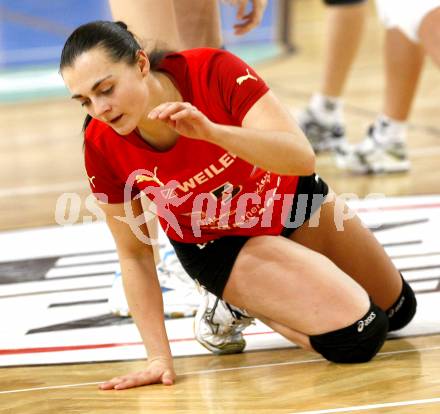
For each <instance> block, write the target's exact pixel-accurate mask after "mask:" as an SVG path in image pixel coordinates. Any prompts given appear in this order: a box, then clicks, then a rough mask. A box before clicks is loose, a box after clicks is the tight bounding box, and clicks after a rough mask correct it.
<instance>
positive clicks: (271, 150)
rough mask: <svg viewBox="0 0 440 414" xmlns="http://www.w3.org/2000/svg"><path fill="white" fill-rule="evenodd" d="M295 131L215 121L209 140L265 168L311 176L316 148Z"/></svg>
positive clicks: (287, 173) (286, 173)
mask: <svg viewBox="0 0 440 414" xmlns="http://www.w3.org/2000/svg"><path fill="white" fill-rule="evenodd" d="M298 134H302V132H301V131H300V130H299V129H298V130H297V131H294V132H285V131H268V130H261V129H250V128H242V127H234V126H228V125H219V124H215V126H214V127H213V128H212V134H210V136H209V137H208V138H207V141H209V142H212V143H214V144H217V145H219V146H221V147H222V148H225V149H226V150H228V151H230V152H232V153H234V154H235V155H237V156H238V157H240V158H242V159H244V160H246V161H247V162H249V163H251V164H253V165H257V166H258V167H261V168H263V169H265V170H268V171H272V172H274V173H277V174H285V175H311V174H313V172H314V170H315V156H314V153H313V150H312V149H311V147H310V145H309V144H308V142H307V140H304V139H303V137H302V136H300V135H298Z"/></svg>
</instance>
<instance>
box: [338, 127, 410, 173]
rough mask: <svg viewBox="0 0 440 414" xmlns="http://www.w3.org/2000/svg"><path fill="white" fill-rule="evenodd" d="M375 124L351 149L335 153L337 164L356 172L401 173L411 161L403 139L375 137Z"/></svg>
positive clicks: (407, 168) (408, 166)
mask: <svg viewBox="0 0 440 414" xmlns="http://www.w3.org/2000/svg"><path fill="white" fill-rule="evenodd" d="M376 128H377V127H376V126H375V125H371V126H370V127H369V129H368V132H367V135H366V137H365V139H364V140H363V141H362V142H361V143H360V144H358V145H357V146H355V147H354V148H353V149H352V151H350V152H348V153H346V154H342V155H341V156H338V155H337V165H338V166H339V167H340V168H344V169H347V170H349V171H352V172H354V173H358V174H389V173H402V172H406V171H408V170H409V169H410V167H411V163H410V161H409V159H408V152H407V149H406V145H405V142H404V141H398V140H389V141H388V142H386V141H383V140H382V141H379V140H378V139H377V136H376V134H377V131H376Z"/></svg>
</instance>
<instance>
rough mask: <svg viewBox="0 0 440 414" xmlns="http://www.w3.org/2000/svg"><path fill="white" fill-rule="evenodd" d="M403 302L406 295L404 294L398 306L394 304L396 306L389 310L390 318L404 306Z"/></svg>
mask: <svg viewBox="0 0 440 414" xmlns="http://www.w3.org/2000/svg"><path fill="white" fill-rule="evenodd" d="M403 302H405V296H402V297H401V298H400V300H399V302H398V303H397V305H396V306H394V308H391V309H390V310H389V311H388V314H387V315H388V317H389V318H392V317H393V315H394V314H395V313H396V312H398V311H399V309H400V308H401V307H402V305H403Z"/></svg>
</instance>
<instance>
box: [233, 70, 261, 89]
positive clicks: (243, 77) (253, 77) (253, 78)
mask: <svg viewBox="0 0 440 414" xmlns="http://www.w3.org/2000/svg"><path fill="white" fill-rule="evenodd" d="M246 73H247V75H243V76H239V77H238V78H237V79H236V82H237V83H238V84H239V85H241V84H242V83H243V82H244V81H247V80H248V79H252V80H254V81H258V79H257V78H256V77H255V76H252V75H251V74H250V73H249V69H246Z"/></svg>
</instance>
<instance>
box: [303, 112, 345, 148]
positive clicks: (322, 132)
mask: <svg viewBox="0 0 440 414" xmlns="http://www.w3.org/2000/svg"><path fill="white" fill-rule="evenodd" d="M296 120H297V122H298V125H299V126H300V128H301V129H302V130H303V132H304V134H305V136H306V137H307V139H308V140H309V142H310V144H311V145H312V147H313V150H314V151H315V152H316V153H320V152H324V151H335V150H337V149H338V148H342V147H344V146H346V145H347V139H346V136H345V127H344V125H343V124H341V123H330V122H329V123H324V122H322V121H321V120H319V119H318V117H317V116H316V115H315V113H314V112H313V110H312V109H310V108H305V109H303V110H302V111H300V112H298V113H297V115H296Z"/></svg>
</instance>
